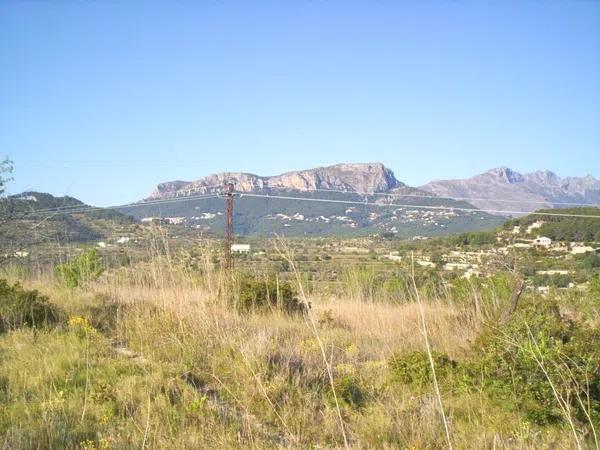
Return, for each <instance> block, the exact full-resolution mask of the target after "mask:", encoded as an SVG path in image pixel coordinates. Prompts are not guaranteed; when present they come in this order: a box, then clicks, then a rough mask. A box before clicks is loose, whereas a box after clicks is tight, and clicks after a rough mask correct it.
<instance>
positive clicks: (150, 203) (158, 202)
mask: <svg viewBox="0 0 600 450" xmlns="http://www.w3.org/2000/svg"><path fill="white" fill-rule="evenodd" d="M241 197H256V198H267V199H282V200H298V201H306V202H320V203H337V204H346V205H363V206H376V207H379V208H382V207H383V208H390V207H397V208H409V209H410V208H412V209H428V210H437V211H462V212H473V213H476V212H485V213H492V214H494V213H495V214H507V215H508V214H523V213H524V212H523V211H512V210H499V209H478V208H466V207H454V206H433V205H414V204H401V203H384V204H382V203H376V202H369V201H353V200H338V199H324V198H310V197H294V196H284V195H268V194H252V193H242V194H241ZM211 198H218V196H217V195H216V194H210V195H197V196H186V197H175V198H168V199H160V200H152V201H147V202H136V203H128V204H124V205H116V206H106V207H90V206H82V207H80V208H73V209H68V210H67V209H65V207H63V208H48V209H45V210H33V211H30V212H27V213H24V214H23V215H22V217H26V216H31V215H36V214H40V213H41V214H46V213H56V214H60V213H62V212H64V213H68V214H75V213H80V212H91V211H98V210H107V209H108V210H110V209H128V208H139V207H145V206H155V205H162V204H169V203H178V202H187V201H193V200H204V199H211ZM430 198H433V199H435V198H436V197H430ZM527 214H530V215H537V216H554V217H575V218H588V219H600V215H589V214H571V213H553V212H531V213H527Z"/></svg>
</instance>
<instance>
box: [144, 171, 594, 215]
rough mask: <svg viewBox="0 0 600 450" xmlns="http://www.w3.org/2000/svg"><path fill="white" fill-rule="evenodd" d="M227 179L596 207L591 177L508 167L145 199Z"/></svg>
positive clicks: (371, 174) (509, 204) (314, 178)
mask: <svg viewBox="0 0 600 450" xmlns="http://www.w3.org/2000/svg"><path fill="white" fill-rule="evenodd" d="M227 181H231V182H233V183H234V186H235V190H236V191H237V192H253V193H273V192H278V191H282V190H284V191H300V192H316V191H320V190H331V191H343V192H348V193H357V194H376V193H386V194H395V195H397V196H398V197H399V198H407V197H411V196H412V197H415V196H419V195H422V196H428V195H429V196H433V197H436V196H437V197H440V198H443V197H451V198H455V199H457V200H462V201H467V202H468V203H470V204H471V205H474V206H476V207H477V208H481V209H490V210H497V211H498V214H502V213H501V212H500V211H509V212H510V213H511V214H510V215H514V214H521V213H522V214H525V213H527V212H531V211H534V210H536V209H541V208H553V207H561V206H564V207H567V206H573V203H576V204H579V203H582V204H597V203H600V180H597V179H596V178H594V177H592V176H591V175H588V176H586V177H566V178H560V177H559V176H558V175H556V174H555V173H553V172H550V171H548V170H540V171H537V172H532V173H526V174H521V173H519V172H516V171H514V170H512V169H510V168H508V167H498V168H495V169H491V170H489V171H487V172H484V173H482V174H479V175H475V176H473V177H471V178H467V179H461V180H438V181H431V182H429V183H427V184H425V185H423V186H421V187H419V188H416V187H410V186H407V185H406V184H405V183H403V182H401V181H399V180H398V179H397V178H396V176H395V175H394V173H393V172H392V171H391V170H390V169H389V168H387V167H385V166H384V165H383V164H381V163H362V164H337V165H333V166H328V167H318V168H315V169H308V170H301V171H294V172H288V173H284V174H281V175H277V176H270V177H268V176H259V175H254V174H250V173H239V172H238V173H220V174H215V175H209V176H207V177H204V178H201V179H199V180H197V181H171V182H166V183H161V184H159V185H158V186H157V188H156V189H155V190H154V191H153V192H152V194H151V195H150V197H149V198H148V199H147V200H156V199H162V198H170V197H182V196H187V195H192V194H208V193H215V192H223V191H224V189H225V184H226V182H227ZM402 196H404V197H402ZM396 200H397V199H396ZM504 215H507V214H504Z"/></svg>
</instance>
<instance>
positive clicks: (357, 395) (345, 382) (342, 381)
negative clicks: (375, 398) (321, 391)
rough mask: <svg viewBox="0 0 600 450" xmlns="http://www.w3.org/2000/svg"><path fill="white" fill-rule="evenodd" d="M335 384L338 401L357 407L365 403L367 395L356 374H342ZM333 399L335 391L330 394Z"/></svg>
mask: <svg viewBox="0 0 600 450" xmlns="http://www.w3.org/2000/svg"><path fill="white" fill-rule="evenodd" d="M334 386H335V393H336V396H337V398H338V401H340V402H342V403H344V404H346V405H348V406H350V407H352V408H357V409H359V408H362V407H363V406H364V405H365V395H364V393H363V391H362V389H361V388H360V385H359V383H358V381H357V380H356V378H355V377H354V376H352V375H350V374H344V375H341V376H340V377H339V378H337V379H336V380H335V381H334ZM331 400H333V392H331V394H330V401H331Z"/></svg>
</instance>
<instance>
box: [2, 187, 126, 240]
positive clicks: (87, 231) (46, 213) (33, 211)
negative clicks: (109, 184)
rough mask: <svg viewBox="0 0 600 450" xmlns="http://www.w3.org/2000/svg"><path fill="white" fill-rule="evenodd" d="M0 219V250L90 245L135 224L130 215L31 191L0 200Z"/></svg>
mask: <svg viewBox="0 0 600 450" xmlns="http://www.w3.org/2000/svg"><path fill="white" fill-rule="evenodd" d="M57 208H60V210H58V209H57ZM88 209H90V210H89V211H88ZM0 217H2V218H3V219H4V220H2V221H1V222H0V231H1V232H0V246H1V248H7V247H10V248H16V247H26V246H30V245H32V244H42V243H48V242H52V243H58V244H61V243H62V244H67V243H85V242H92V241H97V240H99V239H103V238H105V237H107V236H109V235H112V234H114V233H118V232H119V230H123V229H125V228H127V227H131V226H134V225H135V220H134V219H133V218H132V217H131V216H129V215H126V214H123V213H120V212H118V211H114V210H111V209H92V207H91V206H89V205H86V204H85V203H83V202H82V201H80V200H78V199H76V198H74V197H69V196H63V197H55V196H53V195H51V194H47V193H43V192H34V191H28V192H23V193H21V194H18V195H13V196H10V197H8V198H4V199H1V200H0Z"/></svg>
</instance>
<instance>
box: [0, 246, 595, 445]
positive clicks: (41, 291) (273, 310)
mask: <svg viewBox="0 0 600 450" xmlns="http://www.w3.org/2000/svg"><path fill="white" fill-rule="evenodd" d="M150 250H151V251H150V252H149V253H150V254H151V255H152V256H151V257H149V258H147V259H145V260H140V261H136V262H134V263H131V264H129V263H127V264H123V265H120V266H119V265H118V264H117V265H115V264H107V263H106V261H104V260H103V259H102V257H101V256H100V255H98V254H97V253H95V252H87V253H85V254H84V255H83V256H79V257H76V258H72V259H71V260H70V262H67V263H65V264H62V265H59V266H58V267H39V266H36V267H30V268H24V269H23V268H22V269H20V270H17V269H15V268H13V269H10V268H8V269H7V270H6V271H5V274H4V277H5V278H6V279H7V280H8V281H6V282H2V283H1V284H0V296H1V303H0V317H1V323H2V327H1V330H2V332H1V334H0V359H1V361H2V363H1V365H0V405H1V407H0V434H1V442H2V446H3V448H10V449H25V448H85V449H108V448H165V449H167V448H168V449H171V448H344V447H346V448H378V449H379V448H390V449H392V448H394V449H395V448H411V449H421V448H423V449H433V448H449V447H450V446H452V447H453V448H464V449H467V448H469V449H470V448H490V449H491V448H508V449H526V448H531V449H538V448H560V449H570V448H598V439H599V436H598V432H599V431H600V345H599V343H600V339H599V338H600V290H599V288H598V285H599V282H598V280H593V281H592V282H591V283H589V286H588V288H587V290H585V291H577V292H575V291H559V290H553V291H552V292H551V293H550V294H549V295H547V296H544V297H542V296H540V295H538V294H536V293H535V292H534V291H531V290H529V291H525V292H524V293H523V295H522V296H521V298H520V301H519V303H518V306H517V308H516V310H515V311H514V312H513V313H512V314H511V315H507V314H506V312H507V310H509V307H510V302H511V295H512V293H513V291H514V289H515V286H516V285H517V280H516V279H515V277H514V274H511V273H508V272H506V273H505V272H501V271H499V272H498V273H497V274H495V275H493V276H491V277H487V278H482V279H477V278H474V279H464V278H456V279H454V280H452V281H451V282H450V283H447V282H441V281H440V280H437V281H436V278H435V275H434V274H431V273H429V272H427V271H425V270H420V269H418V268H417V270H416V273H415V275H414V276H413V275H412V273H411V268H410V266H406V267H405V269H406V270H404V271H400V272H397V273H396V275H395V276H394V277H387V278H386V279H385V280H382V279H381V278H378V277H375V276H372V275H371V274H370V273H369V271H368V270H366V269H364V268H363V269H360V268H348V269H347V270H346V271H345V272H344V274H343V276H341V277H340V279H339V281H338V284H339V289H338V290H336V291H335V292H336V293H335V294H332V293H330V292H327V293H326V292H325V291H319V289H316V288H314V287H313V288H310V289H309V286H308V285H307V284H306V281H305V280H304V278H303V277H302V276H300V274H299V273H297V272H295V267H296V263H295V259H294V256H293V255H290V254H288V253H287V252H286V249H285V246H284V247H283V249H282V250H281V251H282V255H281V256H282V259H283V260H285V261H287V262H286V268H287V269H289V272H288V275H290V274H291V276H288V277H283V276H282V274H281V273H277V272H273V273H271V274H269V275H256V274H251V273H249V272H247V271H244V270H241V269H240V270H237V271H234V272H233V273H229V272H225V271H223V270H221V269H220V265H219V263H218V260H217V259H218V258H217V257H216V255H218V248H216V247H215V248H212V247H211V245H210V244H204V245H202V246H201V247H198V248H197V249H196V250H195V252H194V254H195V255H197V256H196V258H195V260H194V263H193V264H191V263H190V259H189V254H185V253H179V252H172V251H170V250H169V249H168V246H167V245H164V243H162V242H160V241H157V242H155V244H154V245H153V246H152V248H151V249H150ZM432 369H433V370H432Z"/></svg>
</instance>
